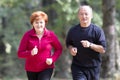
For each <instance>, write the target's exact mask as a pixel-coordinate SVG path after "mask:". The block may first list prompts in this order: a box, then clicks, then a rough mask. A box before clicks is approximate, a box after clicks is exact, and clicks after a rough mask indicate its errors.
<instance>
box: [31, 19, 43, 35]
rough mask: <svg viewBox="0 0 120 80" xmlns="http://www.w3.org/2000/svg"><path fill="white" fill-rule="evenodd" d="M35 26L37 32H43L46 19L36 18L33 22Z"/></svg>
mask: <svg viewBox="0 0 120 80" xmlns="http://www.w3.org/2000/svg"><path fill="white" fill-rule="evenodd" d="M33 27H34V29H35V31H36V33H37V34H41V33H43V31H44V28H45V21H44V20H43V19H39V20H35V21H34V22H33Z"/></svg>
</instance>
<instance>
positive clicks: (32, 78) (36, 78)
mask: <svg viewBox="0 0 120 80" xmlns="http://www.w3.org/2000/svg"><path fill="white" fill-rule="evenodd" d="M52 73H53V68H50V69H46V70H44V71H41V72H30V71H27V77H28V80H50V79H51V76H52Z"/></svg>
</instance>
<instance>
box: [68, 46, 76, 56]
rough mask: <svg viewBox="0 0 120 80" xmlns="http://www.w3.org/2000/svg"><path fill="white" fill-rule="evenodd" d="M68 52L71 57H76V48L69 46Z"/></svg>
mask: <svg viewBox="0 0 120 80" xmlns="http://www.w3.org/2000/svg"><path fill="white" fill-rule="evenodd" d="M69 51H70V54H71V55H72V56H76V54H77V48H76V47H72V46H70V47H69Z"/></svg>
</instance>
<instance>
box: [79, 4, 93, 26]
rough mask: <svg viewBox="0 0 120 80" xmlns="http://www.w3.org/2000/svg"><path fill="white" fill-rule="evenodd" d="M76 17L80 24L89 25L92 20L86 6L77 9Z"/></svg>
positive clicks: (89, 10)
mask: <svg viewBox="0 0 120 80" xmlns="http://www.w3.org/2000/svg"><path fill="white" fill-rule="evenodd" d="M78 17H79V20H80V24H82V25H85V24H90V23H91V19H92V10H91V9H90V8H89V7H88V6H83V7H81V8H80V9H79V12H78Z"/></svg>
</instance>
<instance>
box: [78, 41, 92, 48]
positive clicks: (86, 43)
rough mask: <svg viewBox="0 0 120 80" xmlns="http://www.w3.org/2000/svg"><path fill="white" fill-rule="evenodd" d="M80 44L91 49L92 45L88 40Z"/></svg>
mask: <svg viewBox="0 0 120 80" xmlns="http://www.w3.org/2000/svg"><path fill="white" fill-rule="evenodd" d="M80 42H81V43H82V45H83V47H85V48H89V47H90V45H91V43H90V42H89V41H87V40H82V41H80Z"/></svg>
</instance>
